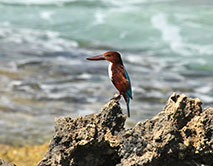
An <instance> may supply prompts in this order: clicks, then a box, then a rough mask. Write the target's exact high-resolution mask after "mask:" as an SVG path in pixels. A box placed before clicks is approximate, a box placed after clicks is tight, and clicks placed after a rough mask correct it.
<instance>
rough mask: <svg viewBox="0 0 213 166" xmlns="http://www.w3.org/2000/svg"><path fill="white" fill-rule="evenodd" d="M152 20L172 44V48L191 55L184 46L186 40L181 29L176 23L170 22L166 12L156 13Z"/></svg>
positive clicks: (165, 39)
mask: <svg viewBox="0 0 213 166" xmlns="http://www.w3.org/2000/svg"><path fill="white" fill-rule="evenodd" d="M151 22H152V25H153V26H154V27H155V28H156V29H158V30H159V31H160V32H161V34H162V39H163V40H164V41H165V42H166V43H167V44H168V45H169V46H170V48H171V50H173V51H174V52H176V53H178V54H181V55H191V53H190V52H189V51H188V50H186V49H185V48H184V40H183V38H182V36H181V34H180V31H181V29H180V28H179V27H178V26H176V25H174V24H170V23H169V21H168V16H167V15H166V14H163V13H159V14H157V15H154V16H153V17H152V20H151Z"/></svg>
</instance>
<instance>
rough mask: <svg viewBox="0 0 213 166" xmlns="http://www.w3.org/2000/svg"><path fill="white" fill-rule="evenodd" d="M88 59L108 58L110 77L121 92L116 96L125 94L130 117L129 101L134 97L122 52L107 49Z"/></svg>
mask: <svg viewBox="0 0 213 166" xmlns="http://www.w3.org/2000/svg"><path fill="white" fill-rule="evenodd" d="M87 60H93V61H97V60H107V61H109V62H110V63H109V67H108V74H109V78H110V79H111V81H112V83H113V85H114V86H115V87H116V88H117V90H118V91H119V94H118V96H117V97H116V98H120V97H121V96H123V98H124V100H125V102H126V104H127V112H128V117H130V109H129V103H130V99H132V88H131V81H130V77H129V75H128V73H127V71H126V69H125V67H124V65H123V61H122V59H121V55H120V53H118V52H116V51H107V52H105V53H104V54H102V55H97V56H93V57H89V58H87Z"/></svg>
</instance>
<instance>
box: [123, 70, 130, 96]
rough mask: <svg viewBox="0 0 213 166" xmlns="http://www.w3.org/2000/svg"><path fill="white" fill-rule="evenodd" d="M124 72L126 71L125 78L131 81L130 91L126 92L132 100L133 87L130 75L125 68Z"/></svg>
mask: <svg viewBox="0 0 213 166" xmlns="http://www.w3.org/2000/svg"><path fill="white" fill-rule="evenodd" d="M124 70H125V77H126V79H127V80H128V81H129V89H128V90H127V92H126V95H127V96H128V97H130V98H131V99H132V86H131V81H130V78H129V75H128V73H127V71H126V69H125V68H124Z"/></svg>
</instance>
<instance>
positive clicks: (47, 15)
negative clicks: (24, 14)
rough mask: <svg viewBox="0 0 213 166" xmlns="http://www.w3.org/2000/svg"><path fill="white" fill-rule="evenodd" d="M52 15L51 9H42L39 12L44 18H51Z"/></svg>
mask: <svg viewBox="0 0 213 166" xmlns="http://www.w3.org/2000/svg"><path fill="white" fill-rule="evenodd" d="M52 15H53V12H52V11H42V12H41V13H40V17H41V18H42V19H44V20H51V16H52Z"/></svg>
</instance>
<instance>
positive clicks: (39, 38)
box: [0, 28, 78, 51]
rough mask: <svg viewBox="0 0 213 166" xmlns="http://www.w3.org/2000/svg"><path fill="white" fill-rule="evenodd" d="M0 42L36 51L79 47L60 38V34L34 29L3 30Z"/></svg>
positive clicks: (71, 41)
mask: <svg viewBox="0 0 213 166" xmlns="http://www.w3.org/2000/svg"><path fill="white" fill-rule="evenodd" d="M0 42H4V43H10V44H11V43H14V44H18V45H20V44H21V45H24V46H25V47H28V49H29V48H31V49H34V50H37V51H39V50H46V51H64V50H67V49H70V48H76V47H78V43H77V42H76V41H73V40H66V39H63V38H61V37H60V33H58V32H53V31H36V30H34V29H26V28H22V29H18V28H16V29H14V28H1V29H0Z"/></svg>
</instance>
